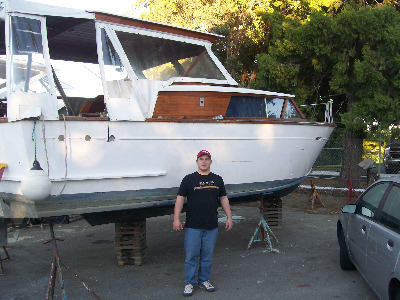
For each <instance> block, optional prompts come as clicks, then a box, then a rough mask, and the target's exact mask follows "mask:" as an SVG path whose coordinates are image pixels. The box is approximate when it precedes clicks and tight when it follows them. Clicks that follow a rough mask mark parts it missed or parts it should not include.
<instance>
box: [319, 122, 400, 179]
mask: <svg viewBox="0 0 400 300" xmlns="http://www.w3.org/2000/svg"><path fill="white" fill-rule="evenodd" d="M342 145H343V139H340V138H336V139H335V140H333V141H329V142H328V143H327V145H326V147H325V148H323V149H322V151H321V153H320V155H319V156H318V158H317V160H316V161H315V164H314V167H317V168H341V167H342V163H343V152H344V148H343V147H341V146H342ZM365 158H371V159H372V160H373V161H375V166H376V168H379V170H380V173H382V174H399V173H400V129H399V128H397V127H393V128H391V130H381V131H378V132H375V133H374V134H372V133H369V134H368V136H367V138H366V139H365V140H364V141H363V159H365Z"/></svg>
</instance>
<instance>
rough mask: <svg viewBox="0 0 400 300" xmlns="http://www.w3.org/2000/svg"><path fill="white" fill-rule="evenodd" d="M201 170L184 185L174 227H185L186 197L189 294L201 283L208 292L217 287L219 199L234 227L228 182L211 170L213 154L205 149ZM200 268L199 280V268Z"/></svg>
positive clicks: (199, 164)
mask: <svg viewBox="0 0 400 300" xmlns="http://www.w3.org/2000/svg"><path fill="white" fill-rule="evenodd" d="M196 163H197V172H194V173H192V174H189V175H186V176H185V177H184V178H183V180H182V183H181V185H180V188H179V191H178V196H177V197H176V202H175V209H174V223H173V229H174V230H175V231H180V230H182V229H183V228H184V226H183V225H182V223H181V221H180V218H179V217H180V213H181V212H182V207H183V203H184V201H185V197H186V198H187V203H186V223H185V252H186V259H185V274H186V280H185V290H184V295H185V296H191V295H192V294H193V289H194V287H195V286H196V285H197V284H199V286H200V287H201V288H203V289H205V290H206V291H208V292H213V291H214V290H215V288H214V287H213V285H212V284H211V283H210V273H211V265H212V257H213V252H214V246H215V243H216V241H217V236H218V212H217V209H218V200H219V201H220V203H221V207H222V209H223V210H224V212H225V214H226V217H227V220H226V224H225V228H226V230H230V229H231V228H232V226H233V222H232V214H231V209H230V205H229V200H228V197H227V195H226V191H225V185H224V181H223V179H222V177H221V176H219V175H216V174H214V173H212V172H211V171H210V166H211V163H212V160H211V154H210V153H209V152H208V151H207V150H201V151H200V152H199V153H198V154H197V159H196ZM199 257H200V260H199V269H198V274H197V280H196V270H197V264H198V258H199Z"/></svg>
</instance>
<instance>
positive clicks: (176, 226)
mask: <svg viewBox="0 0 400 300" xmlns="http://www.w3.org/2000/svg"><path fill="white" fill-rule="evenodd" d="M172 229H173V230H175V231H181V230H182V229H183V225H182V223H181V221H179V220H178V221H174V223H172Z"/></svg>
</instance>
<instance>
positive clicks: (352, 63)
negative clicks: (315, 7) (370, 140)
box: [253, 6, 400, 132]
mask: <svg viewBox="0 0 400 300" xmlns="http://www.w3.org/2000/svg"><path fill="white" fill-rule="evenodd" d="M264 21H265V22H272V24H273V25H271V26H272V27H274V28H275V29H274V30H273V31H271V43H272V45H271V46H270V48H269V52H268V53H264V54H259V55H258V56H257V63H258V66H259V74H258V76H257V80H256V82H255V83H254V85H253V86H254V87H255V88H261V89H269V88H272V89H277V90H280V91H284V92H291V93H294V94H295V95H296V97H297V101H298V102H300V103H320V102H326V101H327V100H328V99H330V98H332V99H334V105H335V106H334V108H335V111H336V112H337V113H340V118H341V122H342V123H344V124H345V125H346V128H347V129H348V130H350V131H352V132H361V131H364V130H366V129H367V126H373V125H374V124H377V123H380V124H382V126H384V127H388V126H389V125H390V124H397V123H398V122H399V120H400V110H398V109H396V107H397V106H398V104H399V99H400V94H399V93H400V87H399V85H400V81H399V74H400V64H399V61H400V56H399V55H400V50H399V49H400V47H399V46H400V13H399V12H397V11H396V10H395V9H394V8H392V7H388V6H382V7H375V8H369V7H367V8H365V7H364V8H359V9H344V10H343V11H342V12H340V13H338V14H337V15H336V16H331V15H328V14H326V13H323V12H321V11H320V12H313V13H312V14H311V15H310V16H309V20H308V21H307V22H302V21H301V19H300V18H297V19H295V20H293V19H291V18H290V19H288V18H282V17H281V18H279V17H277V16H275V15H274V14H265V16H264Z"/></svg>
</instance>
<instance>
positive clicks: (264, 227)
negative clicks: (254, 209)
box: [247, 196, 279, 253]
mask: <svg viewBox="0 0 400 300" xmlns="http://www.w3.org/2000/svg"><path fill="white" fill-rule="evenodd" d="M260 202H261V204H260V222H258V225H257V228H256V231H255V232H254V234H253V236H252V237H251V239H250V242H249V245H248V246H247V250H249V249H250V247H251V245H252V244H253V243H254V242H262V244H263V245H265V244H266V242H268V249H269V252H276V253H279V250H278V249H275V248H273V247H272V243H271V239H270V235H271V236H272V237H273V238H274V239H275V241H276V243H277V244H279V241H278V239H277V238H276V236H275V234H274V233H273V232H272V230H271V228H270V227H269V226H268V224H267V222H266V221H265V219H264V216H263V212H264V204H263V197H262V196H261V199H260Z"/></svg>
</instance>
